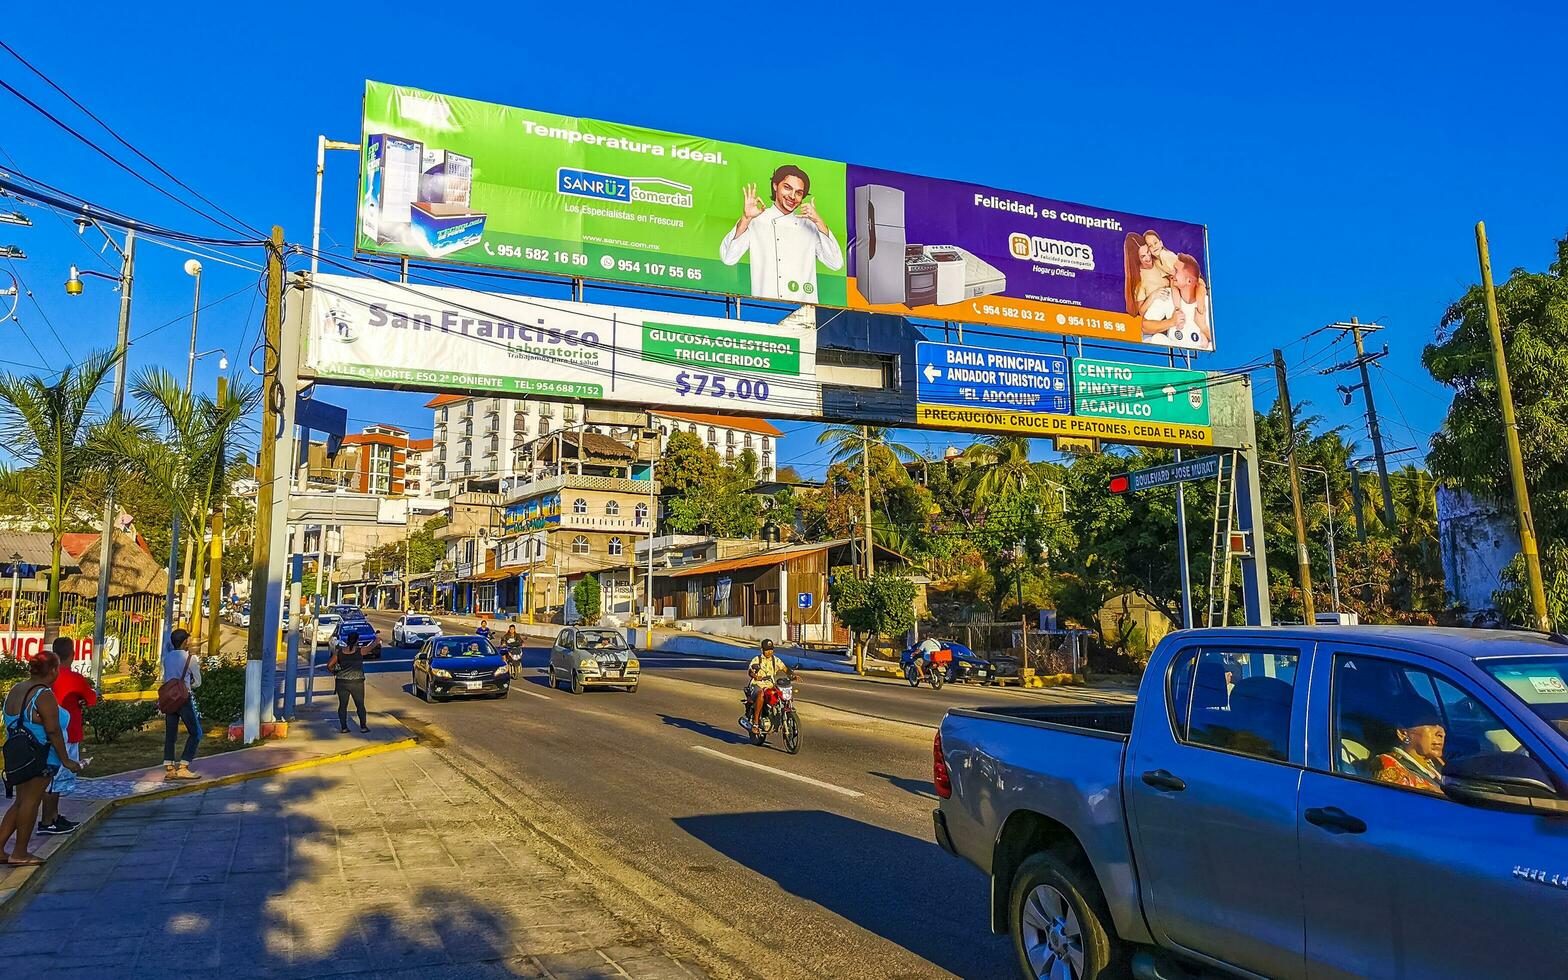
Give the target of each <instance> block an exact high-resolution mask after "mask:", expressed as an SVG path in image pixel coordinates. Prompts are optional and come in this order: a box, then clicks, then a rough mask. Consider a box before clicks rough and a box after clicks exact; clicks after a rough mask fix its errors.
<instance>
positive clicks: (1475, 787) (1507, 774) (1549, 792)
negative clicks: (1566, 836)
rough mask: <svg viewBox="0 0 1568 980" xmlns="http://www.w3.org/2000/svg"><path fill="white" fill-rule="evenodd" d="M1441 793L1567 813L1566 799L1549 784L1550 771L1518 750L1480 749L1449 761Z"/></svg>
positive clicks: (1496, 806) (1494, 805)
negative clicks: (1483, 750) (1480, 750)
mask: <svg viewBox="0 0 1568 980" xmlns="http://www.w3.org/2000/svg"><path fill="white" fill-rule="evenodd" d="M1443 794H1444V795H1445V796H1447V797H1448V798H1449V799H1451V800H1454V801H1455V802H1458V803H1464V804H1467V805H1469V806H1478V807H1484V808H1486V809H1489V810H1514V811H1519V812H1526V813H1539V814H1543V815H1546V816H1568V800H1564V799H1563V798H1562V797H1561V796H1560V795H1559V794H1558V792H1557V790H1556V789H1555V788H1554V787H1553V785H1552V777H1551V774H1550V773H1548V772H1547V771H1546V767H1544V766H1542V765H1541V764H1540V763H1539V762H1538V761H1536V760H1535V759H1533V758H1531V757H1530V756H1528V755H1525V754H1523V753H1521V752H1484V753H1481V754H1479V755H1473V756H1467V757H1465V758H1463V759H1456V760H1454V761H1453V762H1451V763H1449V765H1448V767H1447V770H1446V771H1445V772H1444V774H1443Z"/></svg>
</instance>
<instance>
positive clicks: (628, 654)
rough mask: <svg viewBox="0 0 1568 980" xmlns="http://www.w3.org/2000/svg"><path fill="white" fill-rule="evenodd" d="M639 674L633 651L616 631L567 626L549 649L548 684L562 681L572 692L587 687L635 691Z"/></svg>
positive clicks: (556, 683) (574, 692)
mask: <svg viewBox="0 0 1568 980" xmlns="http://www.w3.org/2000/svg"><path fill="white" fill-rule="evenodd" d="M641 676H642V664H641V663H640V662H639V661H638V659H637V651H636V650H634V649H632V647H631V645H630V644H628V643H627V642H626V636H625V634H623V633H622V632H621V631H620V630H613V629H597V628H589V627H583V626H568V627H567V628H566V629H564V630H561V632H560V634H559V635H557V636H556V638H555V645H554V646H553V647H551V648H550V686H551V687H560V686H562V685H563V684H565V685H567V686H569V687H570V688H571V691H572V693H573V694H581V693H583V691H584V689H586V688H590V687H620V688H625V689H626V690H627V691H631V692H635V691H636V690H637V684H638V682H639V680H640V679H641Z"/></svg>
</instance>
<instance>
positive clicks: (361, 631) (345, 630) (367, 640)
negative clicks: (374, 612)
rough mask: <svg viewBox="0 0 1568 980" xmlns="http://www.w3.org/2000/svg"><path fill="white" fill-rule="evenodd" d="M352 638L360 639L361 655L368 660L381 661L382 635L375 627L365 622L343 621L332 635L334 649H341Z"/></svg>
mask: <svg viewBox="0 0 1568 980" xmlns="http://www.w3.org/2000/svg"><path fill="white" fill-rule="evenodd" d="M350 636H354V637H357V638H358V640H359V652H360V655H361V656H363V657H364V658H365V659H366V660H380V659H381V634H379V633H377V632H376V628H375V627H374V626H371V625H370V624H369V623H367V622H365V621H364V620H352V619H345V620H343V621H342V622H340V623H338V628H337V630H336V631H335V632H334V633H333V635H332V648H333V649H334V650H337V649H341V648H342V647H343V646H344V645H345V644H346V643H347V641H348V638H349V637H350Z"/></svg>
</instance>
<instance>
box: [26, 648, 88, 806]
mask: <svg viewBox="0 0 1568 980" xmlns="http://www.w3.org/2000/svg"><path fill="white" fill-rule="evenodd" d="M54 652H55V656H57V657H59V658H60V674H59V676H58V677H56V678H55V681H54V688H53V690H54V696H55V700H56V701H59V702H60V707H61V709H63V710H64V711H65V712H66V713H67V714H68V715H70V721H69V722H68V723H67V724H66V726H65V748H66V751H67V753H68V754H69V755H70V756H71V758H72V759H75V760H76V761H77V762H80V761H81V760H82V710H83V709H84V708H90V707H92V706H93V705H95V704H97V703H98V692H97V691H95V690H93V685H92V683H91V682H90V681H88V680H87V678H85V677H83V676H82V675H81V674H78V673H77V672H76V671H74V670H72V669H71V664H72V661H73V660H74V658H75V656H76V643H75V641H73V640H72V639H71V638H70V637H68V636H57V637H55V640H54ZM60 772H61V773H65V774H66V777H67V778H65V779H61V777H60V775H59V774H58V773H57V774H56V775H55V779H54V781H53V782H51V783H50V784H49V791H48V792H46V793H44V805H43V810H42V812H40V813H39V816H38V833H40V834H69V833H70V832H71V831H73V830H75V829H76V821H74V820H67V819H65V818H64V817H62V816H61V815H60V796H61V794H62V793H69V792H70V791H71V788H72V786H74V785H75V783H76V777H75V775H74V774H72V773H70V772H69V771H68V770H67V769H66V768H65V767H64V766H61V767H60Z"/></svg>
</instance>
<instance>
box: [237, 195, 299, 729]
mask: <svg viewBox="0 0 1568 980" xmlns="http://www.w3.org/2000/svg"><path fill="white" fill-rule="evenodd" d="M262 337H263V341H264V347H265V351H266V356H265V360H264V362H263V363H264V369H263V371H262V382H261V383H262V398H261V433H260V440H259V441H260V444H261V450H260V452H259V453H258V458H257V462H256V477H257V484H258V486H257V491H256V517H255V527H254V529H253V531H252V533H251V574H250V602H251V609H252V612H253V615H252V616H251V617H250V633H249V636H248V638H247V642H246V645H245V659H246V661H247V662H248V666H247V668H246V673H245V681H246V684H245V688H246V690H245V737H246V739H247V740H250V739H253V738H256V737H259V729H260V725H261V712H262V710H263V709H262V703H263V702H264V701H266V700H267V699H269V698H270V697H271V694H270V693H269V692H265V691H263V690H261V687H262V680H261V675H262V669H261V667H262V663H263V661H264V660H265V659H266V658H267V657H276V656H277V643H278V638H277V637H276V636H268V635H267V624H266V620H267V617H266V616H265V615H263V614H262V606H263V605H264V604H265V602H266V597H267V578H268V572H269V569H270V568H271V567H272V501H273V497H274V495H275V494H276V493H278V491H279V488H278V487H277V486H276V485H275V483H274V480H275V473H274V472H273V471H274V470H275V469H276V465H275V464H276V461H277V452H278V426H279V424H280V420H281V418H282V414H283V412H282V409H283V399H285V398H289V397H292V394H293V393H292V392H288V391H284V390H283V387H282V381H281V380H280V373H281V368H282V364H281V359H280V357H279V351H280V347H281V344H282V341H283V229H282V228H279V227H278V226H276V225H274V226H273V227H272V241H271V243H270V244H269V245H268V246H267V302H266V309H265V310H264V312H263V314H262ZM282 492H284V493H287V492H288V487H286V486H285V487H283V488H282ZM253 687H254V689H253Z"/></svg>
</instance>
